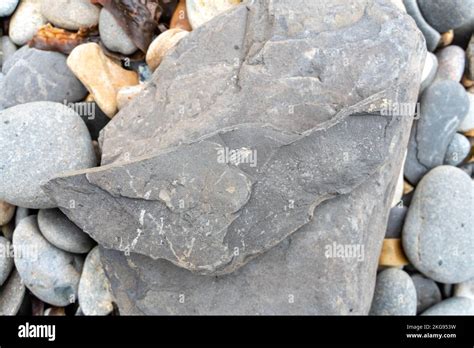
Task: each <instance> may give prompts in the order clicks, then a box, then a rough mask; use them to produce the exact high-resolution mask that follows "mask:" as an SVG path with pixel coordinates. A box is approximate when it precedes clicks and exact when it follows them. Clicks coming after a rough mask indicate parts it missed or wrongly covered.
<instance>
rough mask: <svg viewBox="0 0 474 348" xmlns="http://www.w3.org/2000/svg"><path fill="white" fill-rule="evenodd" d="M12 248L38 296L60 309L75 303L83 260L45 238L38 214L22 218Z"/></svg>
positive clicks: (14, 235) (31, 289)
mask: <svg viewBox="0 0 474 348" xmlns="http://www.w3.org/2000/svg"><path fill="white" fill-rule="evenodd" d="M13 248H14V250H15V266H16V269H17V270H18V273H20V276H21V279H22V280H23V282H24V283H25V286H26V287H27V288H28V289H29V290H30V291H31V292H32V293H33V294H34V295H35V296H36V297H38V298H39V299H40V300H42V301H44V302H46V303H49V304H51V305H54V306H59V307H63V306H66V305H69V304H71V303H73V302H75V300H76V299H77V288H78V285H79V279H80V276H81V270H82V266H83V259H82V257H80V256H78V255H75V254H71V253H68V252H65V251H63V250H60V249H58V248H56V247H55V246H53V245H52V244H51V243H49V242H48V241H47V240H46V239H44V237H43V236H42V235H41V232H40V231H39V228H38V224H37V221H36V216H35V215H32V216H29V217H27V218H25V219H23V220H22V221H21V222H20V224H19V225H18V227H17V228H16V229H15V232H14V233H13Z"/></svg>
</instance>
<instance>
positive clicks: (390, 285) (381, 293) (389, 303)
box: [369, 268, 416, 315]
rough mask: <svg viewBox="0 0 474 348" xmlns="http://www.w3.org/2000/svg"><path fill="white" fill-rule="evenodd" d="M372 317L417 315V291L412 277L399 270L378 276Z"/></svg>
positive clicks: (387, 270)
mask: <svg viewBox="0 0 474 348" xmlns="http://www.w3.org/2000/svg"><path fill="white" fill-rule="evenodd" d="M369 314H370V315H416V289H415V285H414V284H413V281H412V280H411V278H410V276H409V275H408V274H407V273H406V272H405V271H402V270H400V269H398V268H389V269H386V270H384V271H382V272H380V273H379V274H378V275H377V281H376V284H375V292H374V299H373V301H372V307H371V309H370V313H369Z"/></svg>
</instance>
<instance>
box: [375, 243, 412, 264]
mask: <svg viewBox="0 0 474 348" xmlns="http://www.w3.org/2000/svg"><path fill="white" fill-rule="evenodd" d="M409 263H410V262H409V261H408V259H407V258H406V256H405V253H404V252H403V248H402V241H401V239H396V238H386V239H384V240H383V245H382V253H381V254H380V259H379V266H389V267H398V266H406V265H408V264H409Z"/></svg>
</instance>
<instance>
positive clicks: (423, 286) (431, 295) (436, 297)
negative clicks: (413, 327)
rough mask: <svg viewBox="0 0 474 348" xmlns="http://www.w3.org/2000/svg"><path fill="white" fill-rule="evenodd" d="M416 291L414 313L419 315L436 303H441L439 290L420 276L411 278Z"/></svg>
mask: <svg viewBox="0 0 474 348" xmlns="http://www.w3.org/2000/svg"><path fill="white" fill-rule="evenodd" d="M411 279H412V280H413V284H415V289H416V302H417V305H416V312H417V313H421V312H423V311H425V310H426V309H428V308H429V307H431V306H434V305H435V304H437V303H438V302H441V300H442V297H441V290H440V289H439V287H438V285H437V284H436V282H435V281H434V280H432V279H429V278H426V277H424V276H423V275H421V274H413V275H412V276H411Z"/></svg>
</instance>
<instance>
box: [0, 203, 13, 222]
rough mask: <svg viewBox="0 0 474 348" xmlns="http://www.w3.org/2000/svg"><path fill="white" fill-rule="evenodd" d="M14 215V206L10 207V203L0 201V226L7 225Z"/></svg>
mask: <svg viewBox="0 0 474 348" xmlns="http://www.w3.org/2000/svg"><path fill="white" fill-rule="evenodd" d="M14 214H15V206H14V205H11V204H10V203H7V202H4V201H0V226H3V225H6V224H8V223H9V222H10V220H11V219H12V217H13V215H14Z"/></svg>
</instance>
